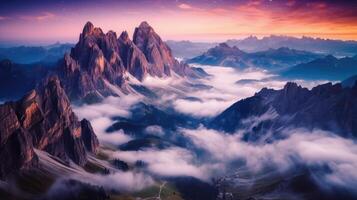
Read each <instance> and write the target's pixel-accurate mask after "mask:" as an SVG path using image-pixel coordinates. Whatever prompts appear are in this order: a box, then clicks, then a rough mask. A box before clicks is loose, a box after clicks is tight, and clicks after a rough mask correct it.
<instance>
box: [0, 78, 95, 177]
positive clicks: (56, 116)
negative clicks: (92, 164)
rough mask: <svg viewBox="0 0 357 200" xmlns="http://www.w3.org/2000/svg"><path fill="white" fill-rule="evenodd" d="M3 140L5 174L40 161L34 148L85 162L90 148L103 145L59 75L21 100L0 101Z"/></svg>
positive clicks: (0, 165) (1, 165)
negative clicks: (79, 114) (74, 105)
mask: <svg viewBox="0 0 357 200" xmlns="http://www.w3.org/2000/svg"><path fill="white" fill-rule="evenodd" d="M0 141H1V146H2V148H0V160H1V162H0V169H1V171H0V177H1V178H4V177H5V176H7V174H8V173H11V172H15V171H17V170H20V169H28V168H30V167H31V166H35V165H37V157H36V155H35V153H34V149H39V150H43V151H46V152H48V153H50V154H51V155H53V156H56V157H58V158H60V159H62V160H63V161H66V162H68V161H70V160H72V161H73V162H74V163H76V164H78V165H81V166H83V165H84V164H85V163H86V162H87V152H92V153H95V152H96V149H97V147H98V145H99V143H98V139H97V137H96V135H95V133H94V132H93V129H92V127H91V125H90V123H89V122H88V121H87V120H82V121H79V120H78V118H77V116H76V115H75V114H74V113H73V111H72V109H71V106H70V102H69V100H68V98H67V96H66V94H65V92H64V90H63V88H62V87H61V84H60V80H59V79H58V77H57V76H52V77H49V78H46V80H44V81H43V82H42V83H41V84H40V85H39V86H38V87H37V88H36V89H35V90H32V91H31V92H29V93H28V94H27V95H25V96H24V97H23V98H22V99H20V100H19V101H16V102H7V103H5V104H3V105H0ZM5 160H6V162H3V161H5Z"/></svg>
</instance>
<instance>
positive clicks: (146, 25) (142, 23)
mask: <svg viewBox="0 0 357 200" xmlns="http://www.w3.org/2000/svg"><path fill="white" fill-rule="evenodd" d="M139 28H151V26H150V25H149V23H147V21H143V22H141V23H140V25H139Z"/></svg>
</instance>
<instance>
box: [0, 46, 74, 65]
mask: <svg viewBox="0 0 357 200" xmlns="http://www.w3.org/2000/svg"><path fill="white" fill-rule="evenodd" d="M73 46H74V45H73V44H69V43H66V44H60V43H56V44H53V45H48V46H19V47H8V48H0V60H3V59H9V60H11V61H12V62H14V63H19V64H32V63H55V62H57V61H58V60H59V59H61V58H63V55H64V54H65V53H66V52H69V51H70V50H71V48H72V47H73Z"/></svg>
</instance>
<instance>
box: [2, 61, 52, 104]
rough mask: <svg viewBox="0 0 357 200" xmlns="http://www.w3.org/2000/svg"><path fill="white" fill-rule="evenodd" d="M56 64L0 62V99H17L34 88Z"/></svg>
mask: <svg viewBox="0 0 357 200" xmlns="http://www.w3.org/2000/svg"><path fill="white" fill-rule="evenodd" d="M56 67H57V65H56V64H49V63H47V64H45V63H32V64H16V63H13V62H12V61H10V60H8V59H5V60H2V61H0V99H2V100H7V99H17V98H20V97H22V96H23V95H24V94H25V93H27V92H29V91H30V90H32V89H33V88H35V86H36V84H37V83H38V82H39V81H40V80H42V79H43V78H44V77H46V75H47V74H48V73H49V71H51V70H52V71H53V70H55V68H56Z"/></svg>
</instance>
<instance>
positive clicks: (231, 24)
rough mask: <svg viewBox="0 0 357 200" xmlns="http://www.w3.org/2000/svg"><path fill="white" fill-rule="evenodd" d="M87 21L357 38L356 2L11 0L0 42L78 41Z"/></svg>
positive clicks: (170, 32) (221, 33) (207, 32)
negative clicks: (142, 22)
mask: <svg viewBox="0 0 357 200" xmlns="http://www.w3.org/2000/svg"><path fill="white" fill-rule="evenodd" d="M87 21H91V22H93V23H94V25H95V26H98V27H101V28H102V29H103V30H104V31H108V30H114V31H116V32H121V31H123V30H127V31H128V32H129V33H131V34H132V31H133V29H134V28H135V27H136V26H137V25H138V24H140V22H141V21H148V22H149V23H150V24H151V25H152V26H153V27H154V28H155V30H156V31H157V32H158V33H159V34H160V35H161V36H162V37H163V38H164V39H165V40H168V39H174V40H183V39H184V40H194V41H222V40H226V39H229V38H242V37H245V36H249V35H257V36H265V35H271V34H282V35H291V36H298V37H299V36H303V35H305V36H312V37H322V38H335V39H344V40H348V39H357V3H356V1H320V0H319V1H304V0H303V1H298V0H287V1H280V0H244V1H239V0H215V1H209V0H196V1H183V0H150V1H149V0H135V1H134V0H130V1H129V0H100V1H93V0H82V1H73V0H72V1H70V0H62V1H55V0H41V1H40V0H31V1H29V0H27V1H25V0H23V1H21V0H11V1H1V3H0V43H27V44H29V43H32V44H43V43H53V42H56V41H60V42H75V41H76V40H77V39H78V35H79V33H80V31H81V29H82V27H83V25H84V24H85V23H86V22H87Z"/></svg>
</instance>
